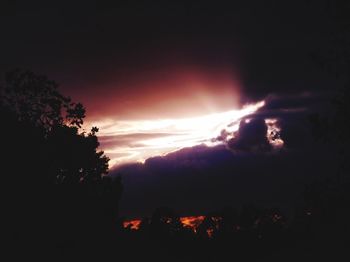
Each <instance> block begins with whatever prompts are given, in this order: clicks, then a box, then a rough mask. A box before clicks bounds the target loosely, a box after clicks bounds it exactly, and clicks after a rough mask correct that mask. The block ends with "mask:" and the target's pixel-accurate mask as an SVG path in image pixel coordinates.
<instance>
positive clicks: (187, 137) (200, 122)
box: [87, 101, 265, 167]
mask: <svg viewBox="0 0 350 262" xmlns="http://www.w3.org/2000/svg"><path fill="white" fill-rule="evenodd" d="M264 104H265V102H264V101H260V102H258V103H255V104H249V105H246V106H244V107H243V108H242V109H238V110H229V111H225V112H219V113H213V114H208V115H203V116H198V117H190V118H174V119H159V120H133V121H113V120H106V121H102V122H94V123H88V124H87V127H91V126H98V127H99V128H100V132H99V133H98V135H99V141H100V142H101V149H102V150H104V151H105V153H106V154H107V155H108V156H109V157H110V158H111V161H110V167H113V166H115V165H120V164H124V163H130V162H143V161H145V159H147V158H149V157H152V156H161V155H165V154H167V153H170V152H172V151H175V150H179V149H181V148H185V147H191V146H195V145H199V144H205V145H207V146H214V145H217V144H218V143H222V142H220V141H218V140H216V139H215V138H216V137H218V136H219V135H220V132H221V131H222V130H225V131H226V132H228V133H234V132H236V131H237V130H238V128H239V122H240V120H241V119H242V118H244V117H246V116H248V115H250V114H252V113H254V112H256V111H257V110H258V109H259V108H261V107H263V106H264Z"/></svg>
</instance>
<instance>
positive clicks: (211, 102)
mask: <svg viewBox="0 0 350 262" xmlns="http://www.w3.org/2000/svg"><path fill="white" fill-rule="evenodd" d="M327 2H328V1H271V0H268V1H257V0H256V1H254V0H251V1H147V2H146V1H144V2H137V1H114V2H113V3H108V4H107V3H103V4H102V3H100V2H99V1H96V2H95V1H89V0H85V1H81V0H78V1H64V0H63V1H50V2H48V1H30V2H28V1H23V2H21V1H2V3H1V7H0V31H1V34H2V37H1V41H0V57H1V63H0V72H1V73H2V75H3V73H4V72H6V71H9V70H11V69H14V68H23V69H30V70H32V71H34V72H37V73H40V74H45V75H47V76H48V77H49V78H50V79H53V80H55V81H56V82H57V83H58V84H59V85H60V90H61V91H62V93H63V94H65V95H68V96H71V97H72V98H73V100H74V101H79V102H82V103H83V104H84V106H85V107H86V109H87V118H86V120H85V125H84V128H86V129H88V128H90V127H91V126H95V125H96V126H98V127H99V128H100V131H99V133H98V134H99V141H100V143H101V146H100V148H101V149H102V150H104V151H105V153H106V154H107V155H108V156H109V157H110V158H111V162H110V169H111V174H112V175H118V174H122V176H123V181H124V184H125V192H124V200H123V201H122V207H123V208H124V213H125V214H126V215H130V216H140V215H143V214H146V213H147V212H150V211H149V210H151V209H152V208H155V207H157V205H171V206H174V207H176V208H179V209H182V210H183V212H184V213H187V214H186V215H191V214H190V213H191V212H192V213H193V212H197V211H198V210H206V209H209V208H214V207H215V206H218V205H219V204H221V203H227V204H241V202H240V201H237V199H242V198H243V196H244V198H245V199H246V200H247V201H248V200H251V201H252V202H254V201H257V202H259V204H261V203H265V204H266V203H270V204H280V205H287V203H288V204H290V203H292V202H293V201H294V200H295V198H293V196H295V195H296V194H297V193H296V192H299V191H300V190H301V185H303V184H304V183H305V181H309V180H310V179H312V178H311V175H309V174H310V173H311V172H310V169H311V168H312V166H313V161H319V158H322V159H323V158H327V157H329V156H327V157H326V155H327V154H323V151H320V150H318V152H319V154H314V153H310V152H311V151H312V148H314V147H315V146H314V145H313V146H311V144H312V138H311V134H310V132H309V129H308V124H307V122H306V120H305V119H306V118H307V116H308V115H309V114H311V113H313V112H319V111H322V110H323V111H324V110H327V106H328V100H327V97H329V96H330V94H331V93H332V79H331V77H329V76H328V75H327V74H326V73H325V71H324V68H322V66H320V65H319V64H317V57H322V56H323V55H324V54H326V53H327V50H328V49H327V48H328V46H329V44H330V40H329V36H330V35H331V33H332V30H333V29H334V19H333V17H332V15H333V14H332V10H333V6H332V5H333V4H332V3H327ZM334 5H335V4H334ZM315 57H316V59H315ZM306 152H307V153H306ZM312 152H313V151H312ZM320 152H322V153H320ZM305 155H307V158H305ZM316 156H317V157H316ZM276 161H278V162H277V163H276ZM295 161H298V163H300V165H298V166H299V167H300V169H299V170H295V165H293V163H295ZM282 163H283V164H284V165H282ZM286 167H289V169H288V168H286ZM318 168H319V167H318ZM327 168H328V169H327ZM329 168H330V167H328V166H327V167H325V168H323V170H329ZM321 169H322V168H320V170H321ZM262 170H269V172H262ZM237 172H238V173H240V174H239V175H232V174H233V173H237ZM280 172H285V176H284V179H281V178H280V177H279V176H278V173H280ZM296 173H297V175H296ZM214 174H215V175H214ZM259 175H260V176H259ZM169 176H170V177H169ZM247 177H249V179H248V180H247ZM303 179H304V180H305V181H304V180H303ZM213 181H214V182H213ZM259 185H266V186H264V187H263V188H261V187H259ZM257 187H258V189H257ZM234 189H235V190H234ZM282 189H283V190H282ZM179 190H180V191H181V190H183V191H184V193H183V194H182V195H181V197H178V192H179ZM298 190H299V191H298ZM275 191H276V192H275ZM287 193H288V194H287ZM213 195H215V197H212V198H208V197H209V196H213ZM141 196H142V197H141ZM176 199H177V200H176ZM276 199H279V200H276ZM292 199H294V200H293V201H292ZM258 200H259V201H258Z"/></svg>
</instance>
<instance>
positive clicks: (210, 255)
mask: <svg viewBox="0 0 350 262" xmlns="http://www.w3.org/2000/svg"><path fill="white" fill-rule="evenodd" d="M4 80H5V81H4V83H3V85H1V99H0V109H1V110H0V115H1V120H2V123H3V125H2V128H1V129H0V130H1V137H2V149H3V154H2V166H1V167H2V180H3V181H2V182H3V183H2V185H3V187H4V189H3V190H2V192H3V202H4V206H5V210H6V212H4V216H5V218H6V219H5V224H4V225H5V227H6V230H5V239H6V243H7V244H9V248H8V249H7V251H10V256H11V257H12V258H18V259H20V258H21V259H23V258H26V259H29V258H46V259H49V260H54V259H58V260H79V261H80V260H85V259H94V260H102V259H108V258H112V259H116V260H118V259H119V260H125V261H139V260H146V261H148V260H151V261H164V260H166V261H226V260H238V261H242V260H243V261H280V260H283V261H295V260H299V261H315V260H325V259H326V260H338V259H340V258H341V257H342V256H347V257H348V255H347V252H348V246H347V244H348V243H349V233H350V230H349V221H350V212H349V203H350V201H349V200H350V194H349V190H348V189H349V186H348V185H349V183H348V177H347V176H345V175H343V176H342V179H339V176H330V177H329V179H327V180H324V181H319V182H318V183H314V184H312V185H308V186H307V187H306V188H305V192H304V202H303V204H302V205H301V206H299V207H298V208H297V210H296V211H295V214H294V216H293V217H286V216H285V215H284V214H283V212H281V210H280V209H278V208H271V209H266V208H259V207H255V206H253V205H246V206H244V207H242V208H241V209H240V210H238V209H235V208H232V207H226V208H223V209H222V210H219V211H215V212H210V213H208V214H206V215H205V218H204V220H203V221H202V222H201V223H200V224H199V225H198V226H196V227H195V230H193V228H188V227H185V226H184V225H183V224H182V223H181V220H180V217H179V215H178V214H177V213H176V212H174V211H173V210H172V209H171V208H167V207H162V208H157V209H156V210H155V211H154V213H153V215H152V217H151V218H144V219H143V220H142V221H141V223H140V225H139V230H132V229H131V228H130V227H128V228H124V227H123V219H122V218H121V217H120V214H119V205H118V204H119V200H120V199H121V195H122V191H123V186H122V182H121V178H120V177H116V178H112V177H110V176H108V175H107V173H108V157H107V156H105V154H104V153H103V152H102V151H98V146H99V143H98V139H97V136H96V134H97V132H98V128H97V127H93V128H92V129H91V130H90V131H89V132H86V131H84V130H82V129H81V126H82V124H83V120H84V117H85V109H84V107H83V106H82V105H81V104H80V103H75V102H72V101H71V99H70V98H68V97H65V96H63V95H61V94H60V93H59V91H58V89H57V84H56V83H55V82H53V81H50V80H48V79H47V78H46V77H44V76H40V75H36V74H34V73H32V72H30V71H21V70H15V71H12V72H10V73H8V74H7V75H6V76H5V79H4ZM343 99H345V98H343ZM344 101H345V100H344ZM344 104H345V103H342V105H344ZM347 108H348V107H347ZM341 116H342V117H344V119H345V117H346V116H347V115H346V114H344V115H341ZM344 119H343V120H344ZM312 121H313V123H314V126H316V127H317V128H316V129H317V130H318V131H320V130H321V131H322V130H323V131H324V132H319V133H322V137H325V134H327V132H328V131H327V130H328V129H326V128H324V127H322V126H325V125H329V121H325V120H323V119H321V118H320V117H316V116H314V117H313V118H312ZM344 122H345V120H344V121H340V120H339V119H337V122H336V124H338V128H339V129H341V128H342V126H341V125H344ZM325 130H326V131H325ZM342 139H343V140H345V141H346V144H344V143H338V144H339V146H338V148H343V151H341V157H340V159H341V160H342V163H343V161H344V160H346V159H348V155H347V153H346V154H345V153H343V152H348V151H347V148H345V149H344V145H347V142H348V141H349V139H348V138H347V137H345V138H344V136H343V137H342ZM326 140H327V139H326ZM328 140H329V139H328ZM332 143H333V142H332ZM347 170H348V169H347V166H346V165H344V167H343V168H342V174H347Z"/></svg>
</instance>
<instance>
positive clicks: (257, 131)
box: [228, 118, 271, 151]
mask: <svg viewBox="0 0 350 262" xmlns="http://www.w3.org/2000/svg"><path fill="white" fill-rule="evenodd" d="M266 134H267V125H266V123H265V121H264V119H261V118H252V119H251V120H250V121H249V122H248V123H246V122H245V121H241V122H240V125H239V130H238V132H237V135H236V137H234V138H233V139H231V140H229V141H228V145H229V146H230V148H232V149H234V150H244V151H251V150H253V151H254V150H263V151H268V150H270V149H271V145H270V143H269V141H268V139H267V137H266Z"/></svg>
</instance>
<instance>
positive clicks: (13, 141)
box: [0, 70, 122, 254]
mask: <svg viewBox="0 0 350 262" xmlns="http://www.w3.org/2000/svg"><path fill="white" fill-rule="evenodd" d="M0 90H1V92H0V94H1V96H0V117H1V119H2V122H3V123H4V124H5V126H4V127H3V128H1V129H0V135H1V137H2V139H3V143H2V149H3V152H4V153H5V154H4V156H3V159H2V160H3V161H2V165H1V168H2V170H4V171H5V170H6V175H5V176H4V177H3V181H4V182H5V183H4V184H6V189H7V190H6V194H7V196H8V197H9V198H8V199H9V201H7V207H8V211H9V212H8V213H9V214H11V215H12V217H10V218H9V225H11V226H10V227H9V231H10V236H9V239H10V240H11V239H12V242H13V243H14V245H15V246H16V247H17V248H18V247H22V248H26V249H28V250H31V252H34V250H36V248H35V247H37V246H42V249H41V250H40V252H44V250H46V251H47V252H58V253H59V254H63V253H65V252H66V253H67V252H68V253H67V254H72V253H74V252H75V251H74V250H79V249H80V250H84V252H87V251H89V253H91V252H92V250H98V249H100V248H102V246H103V244H105V243H106V242H108V240H110V239H111V234H113V230H115V229H116V224H115V223H116V221H117V217H118V201H119V199H120V197H121V193H122V185H121V180H120V178H117V179H115V180H113V179H112V178H110V177H108V176H107V173H108V161H109V159H108V157H107V156H105V155H104V152H103V151H98V146H99V142H98V138H97V136H96V133H97V132H98V128H96V127H93V128H92V129H91V131H90V132H89V133H86V132H84V131H81V127H82V125H83V123H84V121H83V120H84V117H85V108H84V107H83V105H82V104H80V103H75V102H72V101H71V99H70V98H68V97H65V96H63V95H62V94H60V92H59V91H58V89H57V84H56V83H55V82H53V81H51V80H48V79H47V78H46V77H45V76H41V75H36V74H34V73H33V72H30V71H21V70H14V71H12V72H10V73H8V74H7V75H6V76H5V81H4V83H3V84H2V85H1V89H0ZM73 251H74V252H73Z"/></svg>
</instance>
